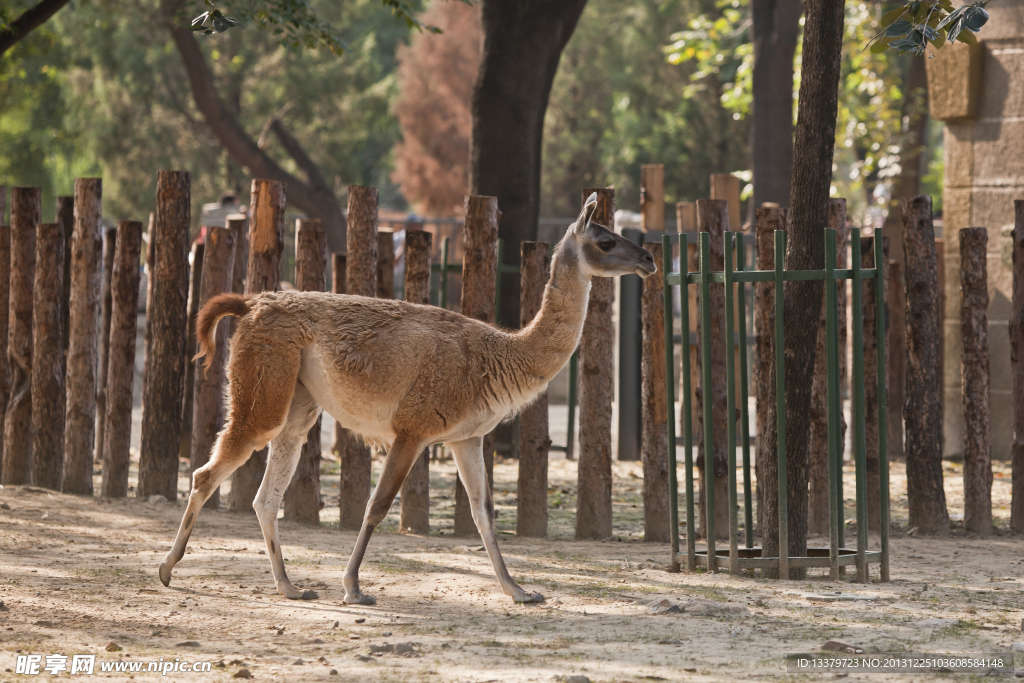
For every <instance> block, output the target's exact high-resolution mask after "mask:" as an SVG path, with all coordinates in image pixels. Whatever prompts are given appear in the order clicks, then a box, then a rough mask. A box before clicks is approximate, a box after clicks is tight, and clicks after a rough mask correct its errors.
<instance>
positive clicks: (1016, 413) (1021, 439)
mask: <svg viewBox="0 0 1024 683" xmlns="http://www.w3.org/2000/svg"><path fill="white" fill-rule="evenodd" d="M1013 208H1014V218H1015V220H1014V226H1013V232H1012V233H1011V244H1012V246H1011V249H1012V251H1013V302H1012V315H1011V318H1010V364H1011V367H1012V371H1011V372H1012V374H1013V378H1012V382H1013V447H1012V460H1011V468H1012V477H1013V479H1012V482H1013V483H1012V498H1011V501H1010V529H1011V530H1012V531H1013V532H1014V533H1017V534H1021V533H1024V199H1017V200H1015V201H1014V202H1013Z"/></svg>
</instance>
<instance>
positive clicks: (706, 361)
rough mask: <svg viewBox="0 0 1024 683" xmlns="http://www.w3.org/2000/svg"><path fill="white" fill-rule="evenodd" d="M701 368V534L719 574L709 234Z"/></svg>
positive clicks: (704, 238)
mask: <svg viewBox="0 0 1024 683" xmlns="http://www.w3.org/2000/svg"><path fill="white" fill-rule="evenodd" d="M699 244H700V274H701V280H700V352H701V353H700V355H701V360H700V369H701V389H702V391H701V394H702V396H703V399H704V502H705V505H704V508H705V513H706V514H705V521H704V535H705V536H706V537H707V544H708V553H709V555H710V556H711V559H710V566H709V567H708V571H709V572H711V573H716V572H717V571H718V561H717V559H716V558H715V555H714V553H715V548H716V545H715V541H716V538H715V446H714V444H715V430H714V426H713V421H712V415H711V413H712V400H711V399H712V396H711V393H712V392H711V234H710V233H707V232H702V233H700V243H699Z"/></svg>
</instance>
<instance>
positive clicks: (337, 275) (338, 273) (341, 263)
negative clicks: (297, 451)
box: [331, 251, 348, 463]
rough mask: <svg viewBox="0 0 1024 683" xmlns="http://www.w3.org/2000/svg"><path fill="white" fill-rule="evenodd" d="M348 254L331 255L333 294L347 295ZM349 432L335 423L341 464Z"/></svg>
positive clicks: (336, 452) (336, 453) (334, 449)
mask: <svg viewBox="0 0 1024 683" xmlns="http://www.w3.org/2000/svg"><path fill="white" fill-rule="evenodd" d="M346 258H347V257H346V254H344V253H343V252H340V251H338V252H334V253H333V254H331V293H332V294H344V293H345V277H346V272H347V268H346ZM347 444H348V430H347V429H345V428H344V427H342V426H341V425H340V424H339V423H338V422H337V421H335V422H334V444H333V445H332V446H331V453H332V454H333V455H334V457H336V458H338V461H339V462H342V463H344V462H345V455H344V454H345V449H346V448H347V447H348V446H347Z"/></svg>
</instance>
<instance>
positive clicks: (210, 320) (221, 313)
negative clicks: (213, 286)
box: [192, 292, 251, 370]
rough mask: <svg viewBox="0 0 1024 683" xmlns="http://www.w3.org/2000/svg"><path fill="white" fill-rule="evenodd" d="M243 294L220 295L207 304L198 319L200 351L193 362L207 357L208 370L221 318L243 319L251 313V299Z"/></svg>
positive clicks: (197, 337) (197, 338)
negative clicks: (233, 317)
mask: <svg viewBox="0 0 1024 683" xmlns="http://www.w3.org/2000/svg"><path fill="white" fill-rule="evenodd" d="M250 298H251V297H248V296H243V295H242V294H232V293H230V292H228V293H227V294H218V295H217V296H215V297H213V298H212V299H210V300H209V301H208V302H206V305H205V306H203V308H202V310H200V311H199V316H198V317H197V318H196V342H197V343H198V344H199V350H198V352H197V353H196V355H195V356H194V357H193V358H192V360H199V359H200V358H202V357H203V356H206V362H205V363H203V368H204V369H206V370H208V369H209V368H210V363H211V362H212V360H213V352H214V351H216V349H217V335H216V331H217V323H218V322H220V320H221V318H226V317H228V316H235V317H238V318H241V317H242V316H243V315H245V314H246V313H248V312H249V304H248V302H249V299H250Z"/></svg>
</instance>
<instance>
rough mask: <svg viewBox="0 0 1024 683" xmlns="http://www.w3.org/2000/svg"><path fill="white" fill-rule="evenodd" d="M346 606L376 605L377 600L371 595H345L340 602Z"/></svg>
mask: <svg viewBox="0 0 1024 683" xmlns="http://www.w3.org/2000/svg"><path fill="white" fill-rule="evenodd" d="M342 602H344V603H345V604H346V605H376V604H377V600H376V599H374V597H373V596H372V595H364V594H362V593H355V594H349V593H346V594H345V599H344V600H343V601H342Z"/></svg>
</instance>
